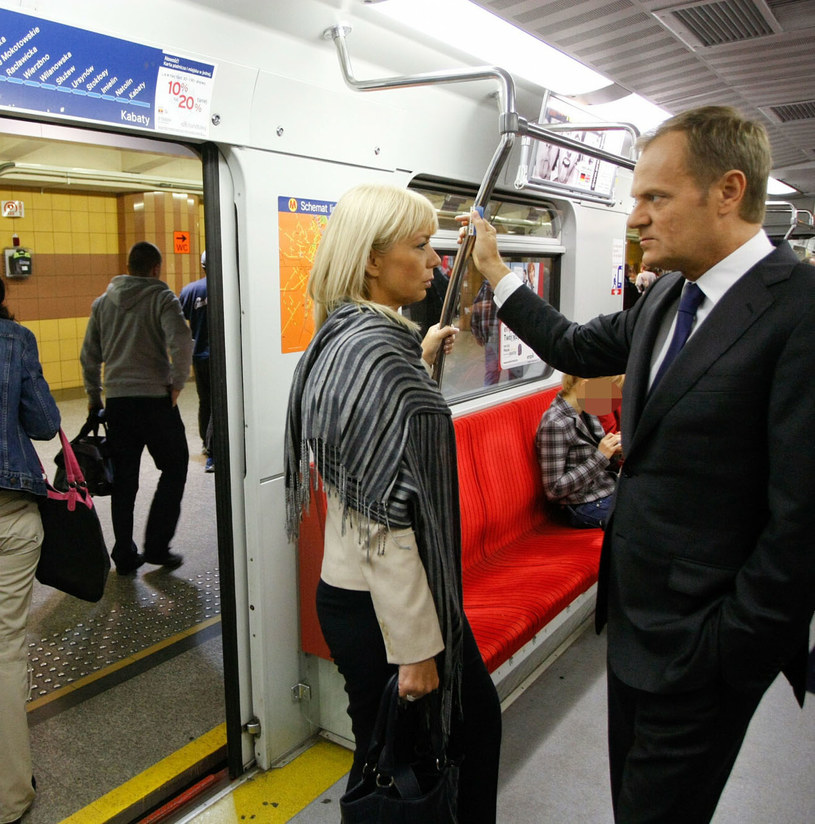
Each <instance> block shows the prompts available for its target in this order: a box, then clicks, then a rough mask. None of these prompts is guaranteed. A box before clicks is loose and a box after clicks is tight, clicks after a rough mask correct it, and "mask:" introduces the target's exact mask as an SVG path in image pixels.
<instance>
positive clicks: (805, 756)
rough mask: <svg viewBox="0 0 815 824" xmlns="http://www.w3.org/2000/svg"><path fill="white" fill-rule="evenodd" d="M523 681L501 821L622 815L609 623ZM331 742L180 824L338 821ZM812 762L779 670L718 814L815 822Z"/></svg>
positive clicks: (804, 721)
mask: <svg viewBox="0 0 815 824" xmlns="http://www.w3.org/2000/svg"><path fill="white" fill-rule="evenodd" d="M519 692H520V694H519V695H517V698H516V699H515V700H514V701H513V702H512V703H511V704H510V705H509V706H507V707H505V710H504V715H503V721H504V735H503V746H502V754H501V768H500V774H499V786H498V822H499V824H611V822H612V815H611V803H610V799H609V790H608V773H607V770H608V762H607V758H606V751H605V741H606V708H605V635H602V636H599V637H598V636H596V635H595V634H594V632H593V630H591V629H587V630H586V631H585V632H583V633H582V635H580V636H579V637H578V638H577V640H576V641H575V642H574V643H573V644H572V645H571V646H570V647H569V648H568V649H567V650H566V651H565V652H564V653H563V654H562V655H561V656H560V657H559V658H558V659H557V660H556V661H555V662H554V663H553V664H552V665H551V666H549V667H548V668H547V669H546V670H545V672H543V674H542V675H541V676H540V677H539V678H538V679H537V680H535V681H534V682H533V683H532V684H530V685H529V686H528V687H526V688H525V689H523V690H522V691H519ZM809 698H810V699H812V698H813V696H809ZM330 746H333V745H327V744H321V745H320V747H321V748H322V749H321V752H320V754H319V755H313V754H312V753H310V752H307V753H305V754H304V755H302V756H300V758H299V759H297V760H295V761H294V762H292V763H291V764H289V765H287V766H286V767H284V768H282V769H281V770H280V771H275V770H271V771H269V772H266V773H257V774H256V775H253V776H250V777H249V778H248V780H246V781H245V782H243V783H241V784H239V785H237V786H235V787H233V788H230V790H228V791H226V792H225V793H223V794H222V795H221V796H220V797H218V798H216V799H214V800H212V801H211V802H208V803H207V804H206V805H203V806H201V807H199V808H198V809H196V810H194V811H192V812H189V813H187V814H186V815H184V816H182V817H179V818H178V819H177V820H176V824H180V823H183V824H233V822H241V821H248V820H250V819H254V820H257V821H266V822H284V821H290V822H293V823H296V824H337V822H338V821H339V819H340V815H339V799H340V796H341V794H342V792H343V791H344V788H345V782H346V777H347V772H345V771H343V767H342V765H343V763H344V764H345V765H347V764H348V763H349V762H350V755H347V757H346V760H345V762H343V761H342V760H338V756H337V753H335V752H333V751H332V750H331V749H330ZM298 762H299V763H298ZM813 763H815V701H812V700H808V701H807V702H806V706H805V708H804V709H803V710H800V709H799V708H798V705H797V703H796V702H795V700H794V698H793V696H792V691H791V689H790V688H789V686H788V684H787V683H786V682H785V681H784V680H783V679H779V680H777V681H776V682H775V683H774V684H773V685H772V687H771V688H770V689H769V690H768V692H767V694H766V695H765V697H764V699H763V701H762V703H761V705H760V707H759V709H758V712H757V713H756V715H755V716H754V718H753V721H752V724H751V726H750V729H749V731H748V734H747V738H746V740H745V743H744V746H743V748H742V751H741V753H740V755H739V758H738V760H737V762H736V765H735V768H734V770H733V773H732V775H731V777H730V781H729V782H728V785H727V787H726V789H725V792H724V795H723V796H722V799H721V801H720V803H719V807H718V809H717V811H716V814H715V816H714V819H713V824H812V822H815V770H813V768H812V765H813ZM339 772H342V776H341V777H339V778H338V780H337V779H336V778H335V776H337V775H338V773H339ZM303 775H306V776H309V777H310V779H311V787H312V790H313V792H312V797H313V800H312V801H311V803H309V804H307V805H306V806H304V807H303V809H301V810H300V811H297V812H293V810H292V807H291V799H290V794H287V789H288V788H289V785H294V784H296V783H297V781H298V780H300V779H301V778H302V776H303ZM321 781H322V782H323V784H324V788H322V789H319V784H320V782H321ZM278 802H279V803H278ZM462 824H466V822H462Z"/></svg>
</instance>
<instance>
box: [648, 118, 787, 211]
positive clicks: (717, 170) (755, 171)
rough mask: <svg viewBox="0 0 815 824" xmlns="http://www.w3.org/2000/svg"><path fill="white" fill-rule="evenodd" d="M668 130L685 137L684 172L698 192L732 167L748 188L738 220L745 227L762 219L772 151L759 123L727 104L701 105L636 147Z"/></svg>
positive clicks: (764, 130)
mask: <svg viewBox="0 0 815 824" xmlns="http://www.w3.org/2000/svg"><path fill="white" fill-rule="evenodd" d="M668 132H683V133H684V134H685V136H686V137H687V141H688V144H687V145H688V157H687V167H688V171H689V172H690V174H691V176H692V177H693V178H694V179H695V180H696V182H697V183H698V184H699V187H700V188H701V189H703V190H706V189H707V188H708V187H709V186H710V185H711V184H713V183H715V182H716V181H717V180H718V179H719V178H720V177H721V176H722V175H723V174H724V173H725V172H729V171H730V170H731V169H738V170H739V171H741V172H744V175H745V177H746V178H747V190H746V192H745V195H744V199H743V200H742V203H741V208H740V209H739V216H740V217H741V218H742V219H743V220H746V221H747V222H748V223H761V222H762V221H763V220H764V202H765V200H766V199H767V178H768V177H769V175H770V169H771V168H772V150H771V147H770V139H769V137H768V136H767V131H766V129H765V128H764V126H763V125H762V124H761V123H758V122H756V121H754V120H748V119H747V118H745V117H744V116H743V115H742V114H741V113H740V112H738V111H737V110H736V109H734V108H732V107H730V106H702V107H700V108H697V109H688V111H685V112H682V113H681V114H678V115H676V116H675V117H672V118H670V119H669V120H666V121H665V122H664V123H661V124H660V125H659V126H657V128H656V129H655V130H654V131H653V132H651V133H649V134H647V135H644V136H643V137H642V138H641V139H640V141H639V144H638V145H639V148H640V149H645V148H647V147H648V145H649V144H650V143H651V142H652V141H654V140H656V139H657V138H659V137H662V135H664V134H667V133H668Z"/></svg>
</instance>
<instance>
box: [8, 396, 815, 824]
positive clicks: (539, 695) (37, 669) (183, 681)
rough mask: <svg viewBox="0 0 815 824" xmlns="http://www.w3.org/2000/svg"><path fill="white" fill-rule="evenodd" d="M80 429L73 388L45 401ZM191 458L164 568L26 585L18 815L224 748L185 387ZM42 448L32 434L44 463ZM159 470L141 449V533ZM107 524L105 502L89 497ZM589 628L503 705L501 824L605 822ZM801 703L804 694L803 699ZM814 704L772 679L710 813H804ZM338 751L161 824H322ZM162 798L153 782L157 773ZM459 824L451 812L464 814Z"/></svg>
mask: <svg viewBox="0 0 815 824" xmlns="http://www.w3.org/2000/svg"><path fill="white" fill-rule="evenodd" d="M59 404H60V409H61V412H62V415H63V427H64V429H65V431H66V433H67V434H68V436H69V437H72V436H73V435H74V434H76V432H77V431H78V430H79V427H80V426H81V424H82V422H83V420H84V417H85V413H86V407H85V400H84V398H81V397H77V398H61V399H59ZM180 406H181V412H182V417H183V419H184V422H185V426H186V429H187V437H188V442H189V446H190V468H189V474H188V480H187V488H186V491H185V496H184V502H183V506H182V515H181V521H180V523H179V528H178V532H177V535H176V540H175V541H174V544H173V549H174V551H178V552H180V553H182V554H183V555H184V564H183V566H181V567H180V568H179V569H177V570H174V571H172V572H166V571H163V570H158V569H156V568H154V567H144V568H142V569H141V570H139V571H138V573H137V574H136V576H134V577H125V578H122V577H119V576H118V575H116V573H115V571H111V575H110V577H109V579H108V585H107V590H106V593H105V596H104V598H103V599H102V601H100V602H99V603H98V604H86V603H84V602H80V601H76V600H75V599H72V598H70V597H69V596H66V595H63V594H61V593H59V592H56V591H55V590H51V589H48V588H46V587H42V586H40V585H39V584H36V585H35V596H34V605H33V608H32V615H31V620H30V623H29V644H30V660H31V666H32V675H33V692H32V698H33V700H32V701H31V702H30V705H29V721H30V727H31V738H32V750H33V758H34V769H35V775H36V777H37V789H38V794H37V799H36V801H35V803H34V806H33V807H32V809H31V810H30V812H29V813H28V814H27V815H26V817H25V818H24V824H59V823H60V822H62V823H63V824H97V823H98V822H115V824H126V822H130V821H136V820H138V818H137V817H134V816H132V815H129V814H128V806H129V805H130V804H132V803H133V800H134V798H140V797H141V798H144V797H145V796H148V795H149V794H150V793H151V792H160V791H161V788H162V785H166V783H167V782H171V781H173V780H176V779H175V776H176V775H177V774H178V772H179V771H180V770H183V769H184V764H185V763H187V762H189V763H193V762H196V761H198V762H200V761H201V760H206V759H210V760H211V761H212V763H213V764H215V763H217V762H218V760H219V759H222V758H223V752H224V744H225V733H224V730H223V721H224V707H223V663H222V658H221V638H220V622H219V621H220V602H219V589H218V573H217V546H216V534H215V514H214V483H213V477H214V476H213V475H211V474H207V473H205V472H204V463H205V458H204V456H202V455H201V454H200V440H199V438H198V434H197V424H196V412H197V397H196V395H195V390H194V384H192V383H191V384H189V385H188V389H187V390H185V391H184V392H183V393H182V395H181V400H180ZM57 449H58V443H57V442H56V441H52V442H50V443H48V444H40V445H39V451H40V455H41V457H42V460H43V464H44V465H45V467H46V469H47V470H48V471H49V473H50V472H51V471H52V468H53V455H54V454H55V453H56V451H57ZM156 477H157V473H156V471H155V469H154V467H153V464H152V461H151V460H150V459H149V457H148V456H147V455H146V454H145V458H144V460H143V462H142V478H141V486H142V490H141V492H140V494H139V499H138V501H137V507H136V529H135V532H134V535H135V536H136V540H137V541H138V540H139V537H140V535H141V534H142V531H143V524H144V517H145V514H146V511H147V506H148V504H149V499H150V497H151V495H152V490H153V489H154V488H155V481H156ZM96 501H97V504H98V507H99V511H100V519H101V521H102V525H103V529H104V531H105V534H106V538H107V539H108V542H109V545H111V544H112V535H111V534H110V515H109V499H106V498H97V499H96ZM604 660H605V636H604V635H602V636H599V637H598V636H596V635H595V634H594V633H593V631H591V630H590V629H588V630H586V631H585V632H583V633H582V634H581V635H580V636H579V637H578V638H577V639H576V640H575V642H574V643H573V644H572V645H571V646H570V647H568V648H567V649H566V650H565V651H564V652H563V653H562V655H560V657H559V658H558V659H557V660H556V661H554V662H553V663H552V664H551V666H549V667H548V668H547V669H546V670H545V671H544V672H543V673H542V674H541V675H540V677H539V678H538V679H537V680H535V681H533V682H532V683H530V684H529V685H528V686H526V687H525V688H523V689H520V690H518V691H517V693H516V695H515V696H513V698H514V700H511V701H510V702H507V704H506V706H505V711H504V738H503V749H502V759H501V771H500V776H499V798H498V820H499V822H500V824H549V823H551V824H566V822H568V824H610V822H611V820H612V817H611V812H610V801H609V793H608V778H607V759H606V751H605V739H606V733H605V725H606V710H605V674H604ZM809 698H810V699H812V698H815V696H809ZM814 763H815V701H812V700H809V701H808V702H807V705H806V706H805V708H804V710H803V711H801V710H799V709H798V706H797V704H796V703H795V701H794V700H793V697H792V693H791V690H790V689H789V687H788V686H787V684H786V682H785V681H783V679H779V680H778V681H777V682H776V683H775V684H773V686H772V687H771V689H770V690H769V691H768V693H767V695H766V696H765V698H764V700H763V702H762V704H761V706H760V707H759V711H758V713H757V714H756V716H755V718H754V719H753V723H752V725H751V727H750V730H749V732H748V735H747V739H746V741H745V744H744V747H743V749H742V752H741V754H740V756H739V759H738V761H737V763H736V767H735V769H734V772H733V775H732V776H731V779H730V781H729V783H728V786H727V789H726V791H725V794H724V796H723V798H722V801H721V803H720V805H719V809H718V811H717V813H716V816H715V818H714V824H769V823H770V822H771V823H772V824H812V822H815V770H813V768H812V765H813V764H814ZM349 765H350V753H349V752H348V751H347V750H345V749H343V748H341V747H339V746H337V745H336V744H333V743H330V742H328V741H324V740H322V739H318V740H317V742H316V743H315V745H314V746H312V747H310V748H309V749H307V750H306V751H305V752H304V753H303V754H302V755H300V756H299V757H298V758H296V759H294V760H293V761H292V762H290V763H289V764H287V765H286V766H284V767H281V768H279V769H273V770H269V771H267V772H262V771H250V772H249V773H247V774H246V775H245V776H243V777H242V778H241V779H239V780H237V781H235V782H232V783H231V784H230V783H228V782H227V781H223V780H222V781H221V782H220V783H219V784H217V785H216V786H215V787H214V788H213V789H212V790H210V791H209V795H203V794H202V795H201V796H199V797H198V798H197V800H196V801H194V802H193V803H192V804H189V805H187V806H185V807H181V808H180V809H178V811H177V812H172V813H170V812H169V805H168V808H167V814H166V815H163V816H162V817H161V818H160V819H158V818H156V817H154V818H153V819H152V820H161V822H162V824H182V823H183V824H232V823H233V822H243V821H249V820H254V821H258V822H269V823H270V824H276V822H287V821H291V822H297V823H298V824H328V823H329V822H331V824H336V822H338V821H339V809H338V805H339V798H340V795H341V794H342V792H343V790H344V786H345V780H346V775H347V771H348V767H349ZM165 794H166V786H165ZM465 824H466V823H465Z"/></svg>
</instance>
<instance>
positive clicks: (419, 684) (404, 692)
mask: <svg viewBox="0 0 815 824" xmlns="http://www.w3.org/2000/svg"><path fill="white" fill-rule="evenodd" d="M438 687H439V672H438V670H437V669H436V659H435V658H428V659H427V660H426V661H419V662H418V663H417V664H400V665H399V697H400V698H404V699H405V700H407V701H415V700H417V699H419V698H424V697H425V695H428V694H429V693H431V692H433V690H435V689H438Z"/></svg>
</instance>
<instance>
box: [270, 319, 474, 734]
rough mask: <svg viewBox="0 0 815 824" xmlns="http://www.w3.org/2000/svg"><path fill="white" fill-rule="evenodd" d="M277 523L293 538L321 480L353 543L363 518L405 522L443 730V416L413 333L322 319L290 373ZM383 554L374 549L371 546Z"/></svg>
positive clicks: (454, 640) (448, 447)
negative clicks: (428, 619)
mask: <svg viewBox="0 0 815 824" xmlns="http://www.w3.org/2000/svg"><path fill="white" fill-rule="evenodd" d="M285 444H286V466H285V485H286V516H287V524H286V525H287V529H288V533H289V536H290V538H292V539H295V538H296V537H297V534H298V530H299V523H300V518H301V515H302V512H303V510H304V508H305V509H307V508H308V505H309V501H310V498H311V490H312V488H314V487H315V486H316V484H317V478H318V476H319V478H320V479H321V480H322V482H323V484H324V486H325V488H326V492H327V494H329V495H338V496H339V499H340V501H341V502H342V505H343V515H344V520H343V526H345V522H346V520H347V517H348V515H349V513H350V514H352V515H355V516H356V514H357V513H358V514H359V516H358V517H352V522H353V523H356V524H358V528H359V530H360V538H361V539H362V538H364V536H366V535H367V528H366V527H367V526H368V525H369V524H370V522H371V521H375V522H377V523H381V524H385V525H386V526H388V527H392V528H395V529H398V528H407V527H410V528H412V529H413V530H414V532H415V534H416V541H417V544H418V547H419V554H420V556H421V559H422V562H423V563H424V567H425V570H426V573H427V580H428V584H429V586H430V590H431V592H432V594H433V599H434V602H435V605H436V611H437V613H438V618H439V624H440V626H441V629H442V635H443V637H444V640H445V651H444V660H443V664H442V667H441V673H440V674H441V682H442V691H443V699H444V700H443V707H444V715H443V725H444V728H445V730H449V722H450V715H451V709H452V706H453V704H456V705H458V692H459V680H460V671H461V634H462V597H461V562H460V553H461V543H460V541H461V538H460V525H459V506H458V504H459V499H458V483H457V477H456V450H455V433H454V430H453V424H452V420H451V415H450V410H449V408H448V407H447V404H446V402H445V401H444V399H443V398H442V396H441V393H440V392H439V390H438V387H437V385H436V383H435V381H433V380H432V379H431V378H430V377H429V376H428V374H427V372H426V370H425V369H424V367H423V366H422V363H421V346H420V342H419V339H418V336H417V335H415V334H413V333H411V332H410V331H409V330H408V329H406V328H404V327H402V326H400V325H398V324H397V323H395V322H394V321H392V320H389V319H388V318H387V317H385V316H384V315H381V314H379V313H377V312H375V311H373V310H371V309H370V308H366V307H360V306H357V305H355V304H350V303H349V304H344V305H343V306H341V307H340V308H339V309H337V310H335V311H334V312H332V313H331V315H329V317H328V319H327V320H326V322H325V323H324V324H323V326H322V327H321V328H320V330H319V331H318V333H317V335H316V336H315V337H314V339H313V340H312V342H311V344H310V345H309V347H308V349H307V350H306V352H305V354H304V355H303V357H302V358H301V360H300V362H299V364H298V366H297V369H296V371H295V374H294V380H293V383H292V389H291V394H290V396H289V409H288V418H287V421H286V439H285ZM377 551H378V552H383V551H384V546H379V547H378V548H377Z"/></svg>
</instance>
